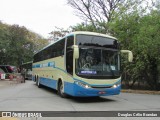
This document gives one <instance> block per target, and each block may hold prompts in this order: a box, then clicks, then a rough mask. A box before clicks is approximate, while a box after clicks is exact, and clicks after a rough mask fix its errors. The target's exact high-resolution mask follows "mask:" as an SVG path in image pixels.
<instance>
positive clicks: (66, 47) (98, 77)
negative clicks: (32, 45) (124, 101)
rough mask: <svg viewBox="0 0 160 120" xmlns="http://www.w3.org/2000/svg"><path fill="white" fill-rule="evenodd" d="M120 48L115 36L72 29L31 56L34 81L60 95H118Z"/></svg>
mask: <svg viewBox="0 0 160 120" xmlns="http://www.w3.org/2000/svg"><path fill="white" fill-rule="evenodd" d="M121 53H127V55H128V59H129V62H132V59H133V55H132V52H131V51H129V50H120V44H119V42H118V40H117V39H116V38H115V37H112V36H109V35H106V34H100V33H95V32H84V31H77V32H72V33H70V34H68V35H66V36H65V37H63V38H61V39H60V40H58V41H56V42H55V43H53V44H51V45H48V46H47V47H45V48H43V49H42V50H40V51H39V52H37V53H36V54H35V55H34V61H33V69H32V70H33V78H32V79H33V80H34V81H35V82H36V85H37V86H38V87H42V86H47V87H50V88H53V89H55V90H57V92H58V94H59V95H60V96H61V97H66V96H67V95H70V96H75V97H76V96H77V97H91V96H108V95H118V94H120V90H121V75H120V66H121V65H120V54H121Z"/></svg>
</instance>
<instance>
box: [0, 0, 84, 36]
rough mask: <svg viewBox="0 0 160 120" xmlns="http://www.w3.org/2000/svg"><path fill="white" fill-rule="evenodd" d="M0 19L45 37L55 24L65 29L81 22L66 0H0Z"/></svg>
mask: <svg viewBox="0 0 160 120" xmlns="http://www.w3.org/2000/svg"><path fill="white" fill-rule="evenodd" d="M0 21H2V22H3V23H7V24H10V25H13V24H18V25H20V26H25V27H26V28H27V29H29V30H31V31H33V32H36V33H38V34H40V35H42V36H43V37H45V38H48V37H49V33H50V32H51V31H54V30H55V26H56V27H59V28H65V29H66V28H68V27H69V26H73V25H76V24H77V23H81V22H82V20H81V19H80V18H78V17H77V16H76V15H75V13H74V10H73V8H71V7H70V6H69V5H67V0H0Z"/></svg>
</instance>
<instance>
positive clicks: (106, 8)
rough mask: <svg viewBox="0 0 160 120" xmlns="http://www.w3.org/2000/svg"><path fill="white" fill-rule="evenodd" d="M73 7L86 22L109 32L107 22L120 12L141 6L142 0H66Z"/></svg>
mask: <svg viewBox="0 0 160 120" xmlns="http://www.w3.org/2000/svg"><path fill="white" fill-rule="evenodd" d="M67 1H68V4H69V5H70V6H71V7H72V8H73V9H75V11H76V15H77V16H79V17H80V18H82V19H83V20H84V22H85V23H86V24H87V23H89V25H90V23H91V25H92V26H93V28H94V29H97V28H98V29H99V28H100V29H101V31H103V32H104V31H105V33H108V32H109V27H108V24H107V23H110V22H112V21H113V20H114V19H115V18H117V16H121V14H124V13H127V14H129V13H130V12H132V11H134V9H135V8H136V7H138V9H140V8H142V6H141V5H142V2H144V0H67Z"/></svg>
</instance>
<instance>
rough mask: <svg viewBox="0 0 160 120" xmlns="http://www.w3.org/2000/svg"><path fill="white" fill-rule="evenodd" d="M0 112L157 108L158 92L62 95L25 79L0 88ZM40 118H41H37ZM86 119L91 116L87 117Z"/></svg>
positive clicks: (159, 108) (138, 109)
mask: <svg viewBox="0 0 160 120" xmlns="http://www.w3.org/2000/svg"><path fill="white" fill-rule="evenodd" d="M0 111H160V95H146V94H133V93H121V94H120V95H116V96H108V97H99V98H97V97H94V98H73V97H70V98H61V97H59V96H58V95H57V94H56V91H54V90H52V89H49V88H38V87H37V86H36V85H35V83H34V82H32V81H26V83H19V84H11V85H9V86H7V87H0ZM26 119H27V118H26ZM26 119H25V120H26ZM30 119H34V118H30ZM42 119H44V118H39V119H38V120H42ZM47 119H50V120H51V119H53V118H47ZM57 119H63V118H57ZM65 119H66V118H65ZM71 119H75V118H71ZM76 119H80V118H76ZM82 119H83V120H84V118H82ZM85 119H90V117H87V118H85ZM94 119H97V118H94ZM99 119H103V120H106V119H111V118H99ZM114 119H115V120H119V119H118V118H114ZM122 119H128V118H122ZM130 119H135V118H130ZM139 119H141V118H139ZM146 119H149V118H145V120H146ZM151 119H152V120H153V119H157V118H151ZM0 120H1V119H0ZM27 120H28V119H27ZM44 120H45V119H44Z"/></svg>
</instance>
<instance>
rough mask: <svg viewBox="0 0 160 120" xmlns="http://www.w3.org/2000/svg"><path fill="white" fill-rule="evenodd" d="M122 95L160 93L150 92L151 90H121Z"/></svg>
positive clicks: (156, 93) (157, 92)
mask: <svg viewBox="0 0 160 120" xmlns="http://www.w3.org/2000/svg"><path fill="white" fill-rule="evenodd" d="M121 92H122V93H136V94H152V95H160V91H151V90H131V89H122V90H121Z"/></svg>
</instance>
